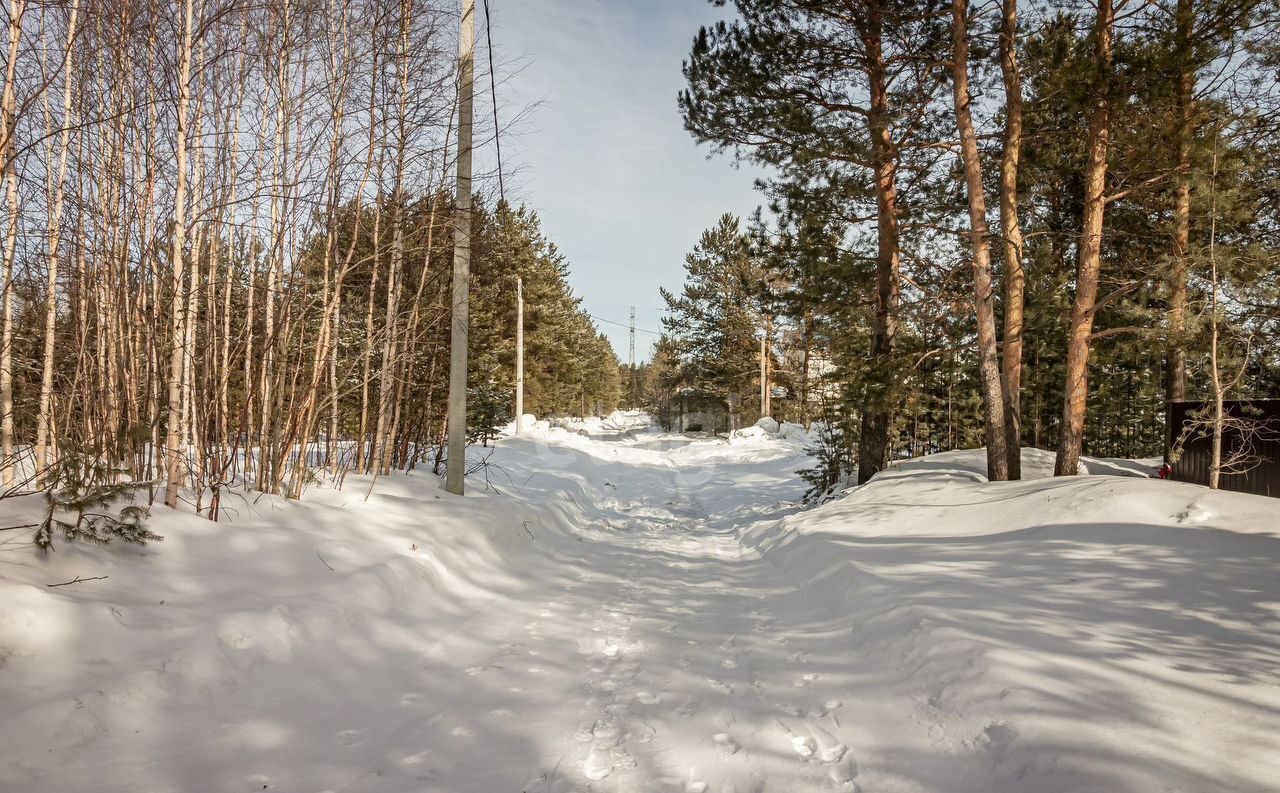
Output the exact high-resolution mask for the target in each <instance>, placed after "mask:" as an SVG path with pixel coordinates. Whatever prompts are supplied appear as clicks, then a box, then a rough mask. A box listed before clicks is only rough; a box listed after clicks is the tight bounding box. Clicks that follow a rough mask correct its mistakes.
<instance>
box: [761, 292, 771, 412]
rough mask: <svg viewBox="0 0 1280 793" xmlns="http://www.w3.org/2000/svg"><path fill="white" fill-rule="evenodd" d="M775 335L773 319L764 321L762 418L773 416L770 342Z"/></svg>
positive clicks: (762, 338)
mask: <svg viewBox="0 0 1280 793" xmlns="http://www.w3.org/2000/svg"><path fill="white" fill-rule="evenodd" d="M772 335H773V319H772V317H769V318H766V319H765V321H764V333H763V334H761V336H760V416H761V417H762V418H763V417H764V416H771V415H773V406H772V405H771V404H770V402H771V401H772V399H771V398H772V396H773V393H772V390H771V389H770V388H769V342H770V338H769V337H770V336H772Z"/></svg>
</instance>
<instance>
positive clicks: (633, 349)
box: [627, 306, 636, 407]
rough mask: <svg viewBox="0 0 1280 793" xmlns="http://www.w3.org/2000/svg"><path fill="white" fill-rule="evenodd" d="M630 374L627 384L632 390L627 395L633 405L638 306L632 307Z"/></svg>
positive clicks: (629, 355) (628, 359) (634, 402)
mask: <svg viewBox="0 0 1280 793" xmlns="http://www.w3.org/2000/svg"><path fill="white" fill-rule="evenodd" d="M627 366H628V374H630V375H631V378H630V379H631V382H630V383H628V384H627V387H628V390H629V391H630V393H629V394H627V396H628V397H629V401H630V402H631V407H635V406H636V307H635V306H632V307H631V349H630V351H629V352H628V354H627Z"/></svg>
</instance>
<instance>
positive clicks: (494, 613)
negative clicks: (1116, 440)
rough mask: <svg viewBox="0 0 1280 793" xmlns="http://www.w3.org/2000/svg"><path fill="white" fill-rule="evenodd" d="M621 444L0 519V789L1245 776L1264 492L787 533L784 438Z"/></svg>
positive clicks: (1276, 707) (1256, 775) (956, 510)
mask: <svg viewBox="0 0 1280 793" xmlns="http://www.w3.org/2000/svg"><path fill="white" fill-rule="evenodd" d="M644 424H645V421H644V419H643V417H640V416H637V415H634V414H620V415H618V416H614V417H610V418H609V419H607V420H604V421H600V420H593V421H586V422H581V423H578V424H577V425H570V426H567V427H566V428H564V429H559V428H552V427H550V425H549V424H547V423H542V422H536V423H532V422H531V425H532V426H531V427H530V428H529V429H527V431H526V432H525V433H524V434H523V435H521V436H520V437H519V438H507V439H504V440H502V441H500V442H499V443H498V445H497V447H496V448H495V449H488V450H483V449H479V450H475V453H476V454H477V458H476V459H477V461H478V460H479V459H480V458H481V457H482V456H486V455H488V462H487V465H486V466H485V467H484V468H483V469H482V470H481V471H480V472H479V473H477V474H476V475H475V476H474V477H473V478H472V479H471V481H470V487H471V490H470V493H471V494H470V495H469V496H468V497H467V498H465V499H458V498H454V497H450V496H448V495H446V494H444V493H443V492H442V490H441V489H440V488H439V487H438V483H437V482H436V480H435V479H434V478H432V477H430V476H427V475H424V474H421V473H416V474H414V475H412V476H409V477H393V478H384V479H381V480H379V481H378V482H377V483H376V484H374V483H371V482H370V481H369V480H368V479H359V478H354V477H353V478H349V479H348V483H347V487H346V489H345V490H343V491H333V490H326V489H319V490H315V491H312V492H310V493H309V494H308V496H307V497H306V498H305V499H304V500H303V501H302V502H300V503H298V502H285V501H281V500H277V499H272V498H267V497H261V498H258V497H247V498H246V499H245V500H243V501H241V502H240V503H239V504H235V505H231V506H232V508H231V509H229V511H228V515H229V517H230V518H231V521H230V522H229V523H219V524H210V523H207V522H205V521H202V520H199V519H196V518H194V517H192V516H184V515H180V514H176V513H172V512H167V511H163V510H158V511H157V517H156V519H155V526H154V527H155V529H156V530H157V532H158V533H160V534H163V535H165V537H166V540H165V542H164V543H163V544H160V545H157V546H154V547H146V548H134V547H108V548H84V547H79V546H75V545H68V544H60V545H59V546H58V550H57V551H56V552H54V553H53V554H51V555H50V556H48V557H47V558H42V557H39V556H36V555H34V554H33V553H32V551H31V549H30V547H29V544H28V543H27V537H26V535H25V533H20V532H9V533H7V535H5V536H4V540H3V542H0V789H2V790H4V791H6V793H8V792H9V791H13V792H14V793H36V792H37V791H40V792H43V791H60V792H61V791H95V793H96V792H97V791H121V792H122V793H123V791H129V793H137V791H148V793H150V792H152V791H156V792H163V791H192V790H199V791H241V790H245V791H247V790H280V791H285V790H288V791H347V792H354V791H380V792H382V791H387V792H390V791H395V792H400V791H403V792H405V793H408V792H409V791H413V792H414V793H445V792H446V791H447V792H448V793H494V792H495V791H528V792H529V793H578V792H579V791H586V790H591V791H595V792H596V793H601V792H605V793H607V792H608V791H619V792H621V791H637V790H652V791H668V792H671V793H721V792H724V793H727V792H728V791H736V793H745V792H747V791H751V792H752V793H782V792H783V791H785V792H786V793H808V792H809V791H831V790H838V791H845V792H846V793H848V792H849V791H856V790H862V791H864V792H865V793H874V792H877V791H938V792H940V793H941V792H943V791H945V792H946V793H953V792H960V793H963V792H964V791H973V793H978V791H983V792H984V793H989V792H991V791H996V792H999V791H1009V792H1010V793H1012V791H1037V792H1038V793H1039V792H1042V791H1043V792H1047V793H1055V792H1057V791H1061V792H1063V793H1065V792H1066V791H1086V790H1106V791H1119V792H1121V793H1128V792H1130V791H1132V792H1135V793H1136V792H1137V791H1157V790H1159V791H1166V790H1177V791H1228V790H1231V791H1250V792H1257V793H1261V791H1274V790H1276V784H1275V780H1276V779H1280V751H1277V746H1276V740H1275V737H1274V736H1276V735H1278V734H1280V686H1277V683H1278V682H1280V680H1278V678H1277V669H1280V638H1278V637H1280V632H1278V629H1280V582H1278V581H1277V576H1276V575H1275V571H1276V569H1277V568H1278V563H1280V538H1277V536H1276V535H1277V531H1278V530H1280V525H1278V522H1277V520H1276V518H1275V514H1276V513H1275V508H1274V507H1275V502H1273V501H1270V500H1267V499H1262V498H1259V497H1252V496H1242V495H1238V494H1223V493H1210V492H1208V491H1206V490H1204V489H1202V488H1197V487H1193V486H1188V485H1180V484H1174V483H1168V482H1161V481H1155V480H1150V479H1145V478H1135V477H1133V476H1131V474H1134V473H1139V472H1141V471H1142V466H1141V465H1139V464H1133V463H1128V462H1125V461H1103V460H1095V461H1088V465H1089V468H1090V470H1091V471H1092V472H1093V473H1094V474H1095V475H1092V476H1083V477H1078V478H1073V479H1065V480H1064V479H1051V478H1037V479H1030V480H1028V481H1023V482H1015V483H1001V484H990V483H987V482H985V481H984V479H983V476H982V473H981V472H982V471H983V470H985V466H984V465H983V463H982V459H981V456H980V453H978V452H956V453H949V454H944V455H934V456H932V457H929V458H925V459H922V460H918V461H913V462H908V463H904V464H902V465H900V466H898V467H896V468H895V469H893V470H891V471H888V472H885V473H883V474H881V475H880V476H878V477H876V478H875V479H874V480H873V481H872V482H871V483H869V484H868V485H866V486H864V487H861V488H856V489H853V490H850V491H848V492H847V493H846V494H844V495H843V497H841V498H839V499H837V500H836V501H833V502H831V503H829V504H827V505H825V506H823V507H821V508H817V509H813V510H809V511H801V510H800V505H799V499H800V496H801V494H802V493H803V491H804V489H805V485H804V483H803V482H800V481H798V479H797V478H796V477H795V475H794V472H795V470H796V469H798V468H801V467H803V466H804V465H806V464H807V463H806V457H805V455H804V452H803V449H804V445H805V438H806V437H807V436H806V435H805V434H804V433H803V432H802V431H797V430H796V429H794V428H793V427H792V426H791V425H785V424H784V425H780V426H778V427H777V428H776V429H774V428H769V429H771V430H772V432H768V431H765V428H753V429H756V430H759V431H753V432H746V433H743V434H742V435H740V436H738V437H734V438H731V439H723V438H721V439H706V438H703V439H694V438H687V437H684V436H680V435H672V434H665V433H660V432H656V431H653V430H651V429H646V428H645V426H644ZM1047 464H1048V457H1047V455H1044V454H1043V453H1037V452H1028V454H1027V457H1026V460H1025V462H1024V470H1027V471H1029V472H1032V473H1038V474H1045V473H1047V470H1046V466H1047ZM1099 472H1106V474H1108V475H1097V474H1098V473H1099ZM1112 474H1116V475H1112ZM1126 475H1129V476H1126ZM370 489H372V495H369V496H368V497H367V498H366V493H367V492H368V491H369V490H370ZM34 508H35V505H31V504H22V503H20V502H19V503H15V502H14V501H12V500H10V501H6V502H4V503H3V504H0V511H3V516H4V518H5V524H4V525H11V524H14V523H19V522H25V520H27V519H28V518H27V515H28V514H29V513H30V511H31V510H33V509H34ZM19 534H20V535H21V536H16V535H19ZM77 576H80V577H83V578H86V579H87V578H90V577H98V576H105V578H97V579H95V580H91V581H90V580H86V581H83V582H82V583H78V584H74V585H70V586H64V587H53V588H51V587H49V586H47V585H48V584H51V583H60V582H64V581H69V580H72V579H73V578H75V577H77Z"/></svg>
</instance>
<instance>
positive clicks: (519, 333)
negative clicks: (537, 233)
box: [516, 276, 524, 435]
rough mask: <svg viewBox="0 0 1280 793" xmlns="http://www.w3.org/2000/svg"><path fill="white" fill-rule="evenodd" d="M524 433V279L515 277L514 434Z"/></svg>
mask: <svg viewBox="0 0 1280 793" xmlns="http://www.w3.org/2000/svg"><path fill="white" fill-rule="evenodd" d="M522 432H524V279H523V278H520V277H519V276H517V277H516V434H517V435H519V434H520V433H522Z"/></svg>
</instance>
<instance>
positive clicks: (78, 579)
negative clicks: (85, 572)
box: [45, 575, 111, 587]
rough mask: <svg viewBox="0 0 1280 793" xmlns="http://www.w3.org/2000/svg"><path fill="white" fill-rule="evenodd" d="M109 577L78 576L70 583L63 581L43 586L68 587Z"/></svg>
mask: <svg viewBox="0 0 1280 793" xmlns="http://www.w3.org/2000/svg"><path fill="white" fill-rule="evenodd" d="M110 577H111V576H106V575H95V576H90V577H88V578H81V577H80V576H76V577H75V578H73V579H71V580H70V581H63V582H62V583H61V584H45V586H47V587H55V586H70V585H72V584H79V583H80V582H82V581H101V580H102V579H104V578H110Z"/></svg>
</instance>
